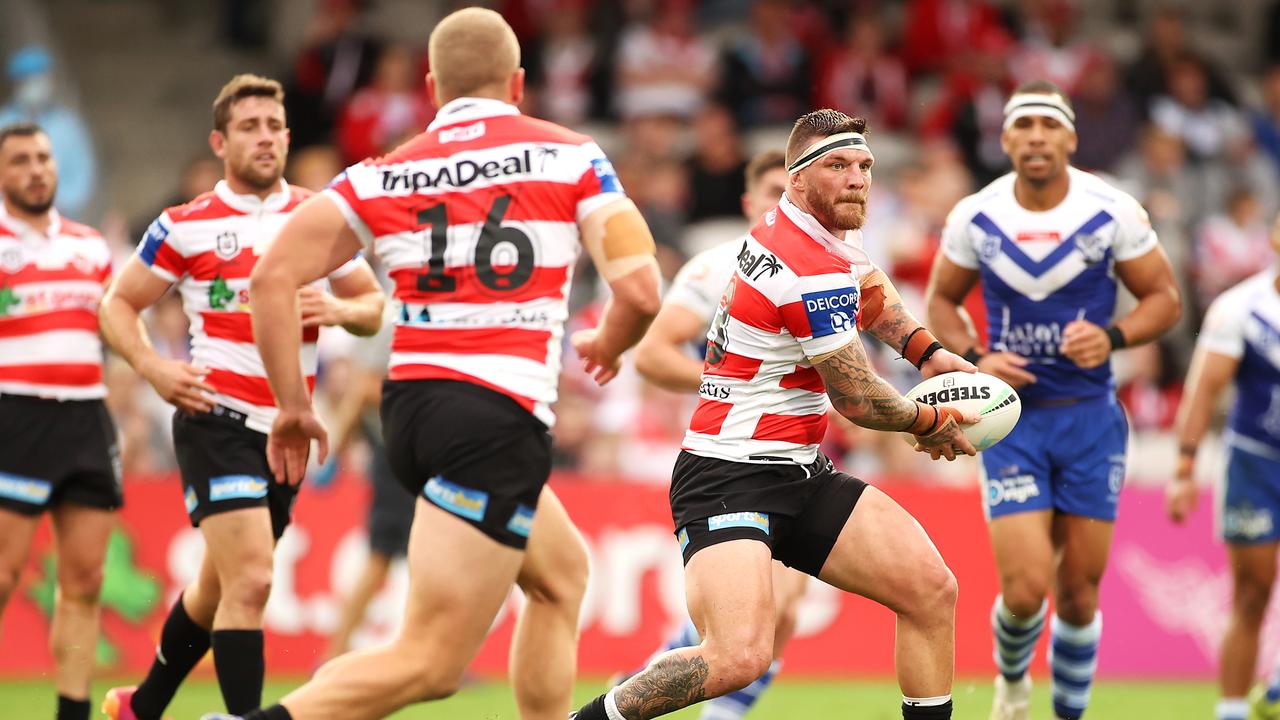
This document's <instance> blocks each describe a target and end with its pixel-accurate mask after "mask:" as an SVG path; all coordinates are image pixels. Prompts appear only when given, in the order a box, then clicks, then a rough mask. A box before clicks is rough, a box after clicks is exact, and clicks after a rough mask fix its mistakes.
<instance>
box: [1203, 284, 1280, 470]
mask: <svg viewBox="0 0 1280 720" xmlns="http://www.w3.org/2000/svg"><path fill="white" fill-rule="evenodd" d="M1276 276H1277V271H1276V270H1275V269H1271V270H1267V271H1266V272H1262V273H1259V274H1257V275H1254V276H1253V277H1251V278H1249V279H1248V280H1245V281H1244V282H1242V283H1240V284H1239V285H1236V286H1235V287H1233V288H1231V289H1230V290H1228V291H1226V292H1224V293H1223V294H1221V295H1219V296H1218V299H1217V300H1214V301H1213V304H1212V305H1210V306H1209V312H1208V313H1207V314H1206V315H1205V320H1204V327H1203V328H1201V330H1200V339H1199V340H1198V341H1197V344H1198V345H1199V347H1201V348H1203V349H1205V350H1208V351H1209V352H1214V353H1218V354H1219V355H1226V356H1227V357H1232V358H1236V359H1238V360H1239V361H1240V366H1239V368H1237V370H1236V380H1235V385H1236V402H1235V405H1234V406H1233V407H1232V409H1231V417H1230V419H1229V420H1228V423H1227V427H1228V429H1229V430H1230V436H1229V438H1228V440H1229V442H1230V443H1231V444H1232V445H1234V446H1236V447H1239V448H1240V449H1242V450H1246V451H1249V452H1252V453H1254V454H1255V455H1264V456H1268V457H1272V458H1276V459H1280V293H1278V292H1277V291H1276Z"/></svg>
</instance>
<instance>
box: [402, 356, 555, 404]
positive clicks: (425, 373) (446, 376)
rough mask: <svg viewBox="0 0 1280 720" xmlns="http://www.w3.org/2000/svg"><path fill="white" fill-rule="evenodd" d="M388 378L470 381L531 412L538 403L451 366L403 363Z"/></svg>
mask: <svg viewBox="0 0 1280 720" xmlns="http://www.w3.org/2000/svg"><path fill="white" fill-rule="evenodd" d="M387 379H388V380H460V381H462V382H469V383H471V384H472V385H479V386H480V387H482V388H488V389H490V390H492V391H494V392H499V393H502V394H503V395H506V396H507V397H509V398H511V399H512V400H515V401H516V402H517V403H519V404H520V407H522V408H524V409H525V410H528V411H529V412H530V413H532V412H533V409H534V407H535V406H536V405H537V404H538V403H537V402H536V401H534V399H533V398H530V397H525V396H524V395H518V394H516V393H513V392H511V391H510V390H508V389H506V388H504V387H499V386H498V385H494V384H493V383H487V382H485V381H483V380H481V379H480V378H477V377H472V376H470V375H467V374H465V373H460V372H458V371H457V370H450V369H449V368H443V367H439V366H437V365H422V364H412V363H411V364H402V365H393V366H392V367H391V371H390V372H389V373H387Z"/></svg>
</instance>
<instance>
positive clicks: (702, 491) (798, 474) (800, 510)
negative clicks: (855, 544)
mask: <svg viewBox="0 0 1280 720" xmlns="http://www.w3.org/2000/svg"><path fill="white" fill-rule="evenodd" d="M866 487H867V484H866V483H865V482H863V481H861V480H859V479H858V478H855V477H853V476H850V475H846V474H844V473H842V472H838V471H837V470H836V469H835V466H834V465H832V464H831V460H829V459H827V457H826V456H825V455H818V458H817V459H816V460H815V461H814V462H813V463H811V464H809V465H798V464H796V463H788V462H776V463H745V462H730V461H728V460H718V459H716V458H706V457H701V456H698V455H694V454H692V453H688V452H684V451H681V452H680V456H679V457H678V458H677V459H676V466H675V470H674V471H673V472H672V475H671V517H672V519H673V520H674V521H675V527H676V538H677V539H678V540H679V541H680V552H681V554H683V555H684V561H685V562H686V563H688V562H689V558H692V557H693V555H694V553H696V552H698V551H699V550H701V549H703V548H706V547H710V546H712V545H716V544H718V543H722V542H728V541H729V540H742V539H750V540H759V541H761V542H763V543H764V544H765V545H768V546H769V548H770V551H771V552H772V553H773V557H774V558H775V559H777V560H779V561H780V562H782V564H784V565H787V566H788V567H793V568H795V569H797V570H799V571H801V572H805V573H808V574H810V575H813V576H815V577H816V576H817V574H818V572H819V571H820V570H822V565H823V564H824V563H825V562H826V561H827V556H828V555H830V554H831V548H833V547H835V544H836V539H837V538H839V537H840V531H841V530H842V529H843V528H844V525H845V521H847V520H848V519H849V516H850V515H851V514H852V513H853V508H854V506H855V505H857V504H858V498H860V497H862V491H863V490H865V489H866Z"/></svg>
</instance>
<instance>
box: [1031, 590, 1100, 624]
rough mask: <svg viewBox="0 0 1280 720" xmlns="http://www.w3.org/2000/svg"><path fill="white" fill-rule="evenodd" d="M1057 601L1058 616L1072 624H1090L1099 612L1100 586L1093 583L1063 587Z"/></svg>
mask: <svg viewBox="0 0 1280 720" xmlns="http://www.w3.org/2000/svg"><path fill="white" fill-rule="evenodd" d="M1055 601H1056V605H1057V607H1056V608H1055V609H1056V612H1057V614H1058V617H1060V618H1062V619H1063V620H1066V621H1067V622H1069V623H1071V624H1072V625H1088V624H1089V623H1091V622H1093V616H1094V615H1095V614H1097V612H1098V588H1097V586H1095V585H1093V584H1091V583H1084V584H1080V585H1076V586H1073V587H1063V588H1061V589H1060V590H1059V591H1058V596H1057V597H1056V598H1055ZM1036 610H1037V612H1038V611H1039V608H1038V607H1037V608H1036Z"/></svg>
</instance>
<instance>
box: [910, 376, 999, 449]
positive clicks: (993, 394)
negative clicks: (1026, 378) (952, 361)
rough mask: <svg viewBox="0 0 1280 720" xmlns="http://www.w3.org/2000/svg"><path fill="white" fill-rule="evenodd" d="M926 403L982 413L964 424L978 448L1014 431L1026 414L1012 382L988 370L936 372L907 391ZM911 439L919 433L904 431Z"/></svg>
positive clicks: (990, 444) (912, 396)
mask: <svg viewBox="0 0 1280 720" xmlns="http://www.w3.org/2000/svg"><path fill="white" fill-rule="evenodd" d="M907 397H908V398H911V399H912V400H916V401H919V402H922V403H924V404H926V405H946V406H948V407H953V408H956V409H957V410H960V411H961V412H965V413H971V414H974V415H977V416H978V422H976V423H973V424H972V425H962V426H961V428H962V429H963V430H964V436H965V437H967V438H969V442H971V443H973V446H974V447H975V448H977V449H978V450H986V449H987V448H989V447H991V446H992V445H995V444H996V443H998V442H1000V441H1001V440H1003V439H1004V438H1005V436H1006V435H1008V434H1009V433H1010V432H1012V431H1013V426H1014V425H1017V424H1018V418H1019V417H1021V416H1022V399H1021V398H1019V397H1018V393H1017V392H1015V391H1014V389H1013V388H1011V387H1009V383H1007V382H1005V381H1003V380H1001V379H1000V378H998V377H995V376H994V375H988V374H986V373H981V372H978V373H966V372H949V373H943V374H942V375H934V376H933V377H931V378H929V379H928V380H925V381H924V382H922V383H920V384H919V385H917V386H915V387H913V388H911V390H910V391H908V392H907ZM903 437H904V438H906V439H907V442H909V443H911V444H913V445H914V444H915V442H916V440H915V437H914V436H912V435H909V434H906V433H903Z"/></svg>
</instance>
